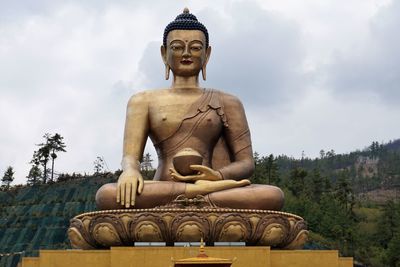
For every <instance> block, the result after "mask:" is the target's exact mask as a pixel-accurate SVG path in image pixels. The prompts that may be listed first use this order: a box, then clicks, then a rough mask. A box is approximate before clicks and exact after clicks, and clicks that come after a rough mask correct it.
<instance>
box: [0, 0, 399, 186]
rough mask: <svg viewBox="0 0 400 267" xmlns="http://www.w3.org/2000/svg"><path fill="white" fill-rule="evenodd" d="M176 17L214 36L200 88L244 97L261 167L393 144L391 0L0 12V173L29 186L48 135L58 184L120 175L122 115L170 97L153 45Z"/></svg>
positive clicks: (4, 8) (8, 5)
mask: <svg viewBox="0 0 400 267" xmlns="http://www.w3.org/2000/svg"><path fill="white" fill-rule="evenodd" d="M185 6H187V7H189V8H190V10H191V12H192V13H194V14H195V15H196V16H197V18H198V19H199V20H200V21H201V22H203V23H204V24H205V25H206V26H207V28H208V30H209V33H210V44H211V46H212V47H213V52H212V55H211V59H210V62H209V65H208V69H207V75H208V77H207V78H208V80H207V82H204V83H203V85H204V87H212V88H217V89H220V90H223V91H226V92H230V93H232V94H235V95H237V96H238V97H239V98H240V99H242V101H243V104H244V106H245V109H246V112H247V117H248V121H249V123H250V127H251V132H252V139H253V148H254V150H255V151H258V152H259V153H260V154H261V155H267V154H270V153H273V154H286V155H289V156H294V157H300V156H301V154H302V151H304V153H305V155H306V156H309V157H316V156H318V153H319V151H320V150H321V149H325V150H330V149H334V150H335V151H336V152H337V153H346V152H350V151H353V150H355V149H363V148H364V147H365V146H367V145H369V144H370V143H371V142H372V141H375V140H376V141H379V142H381V141H385V142H387V141H389V140H392V139H397V138H400V123H399V118H400V105H399V103H400V88H399V87H400V86H399V85H400V50H399V47H400V37H399V34H398V32H399V28H400V16H399V14H400V1H395V0H393V1H390V0H347V1H337V0H324V1H321V0H307V1H298V0H280V1H275V0H268V1H266V0H260V1H256V0H254V1H233V0H232V1H228V0H226V1H182V0H179V1H178V0H175V1H172V0H169V1H161V0H159V1H132V0H130V1H128V0H120V1H100V0H96V1H95V0H88V1H80V0H76V1H74V0H72V1H55V0H48V1H47V0H43V1H37V0H26V1H6V0H4V1H3V0H0V125H1V126H0V127H1V128H0V175H2V173H3V172H4V171H5V169H6V168H7V166H9V165H11V166H13V167H14V168H15V169H16V174H15V176H16V178H17V179H16V183H23V182H25V176H26V175H27V173H28V170H29V167H30V166H29V161H30V160H31V158H32V153H33V151H34V150H35V149H36V146H35V144H38V143H40V142H41V141H42V135H43V134H44V133H46V132H48V133H56V132H57V133H60V134H61V135H62V136H64V138H65V143H66V145H67V150H68V152H67V153H63V154H60V155H59V158H58V159H57V161H56V171H57V172H89V173H90V172H93V161H94V160H95V159H96V157H97V156H103V157H104V158H105V160H106V162H107V164H108V167H109V169H110V170H115V169H117V168H119V163H120V160H121V154H122V136H123V127H124V119H125V108H126V103H127V101H128V99H129V97H130V96H131V95H132V94H134V93H136V92H139V91H142V90H146V89H149V88H161V87H168V86H169V82H168V81H165V80H164V78H163V73H164V71H163V64H162V62H161V59H160V55H159V47H160V44H161V41H162V38H161V37H162V33H163V30H164V27H165V25H166V24H168V23H169V22H170V21H171V20H173V19H174V18H175V16H176V15H178V14H179V13H181V12H182V9H183V8H184V7H185ZM146 150H147V151H149V152H151V153H153V154H155V152H154V150H153V148H152V145H151V144H150V142H149V144H148V146H147V148H146Z"/></svg>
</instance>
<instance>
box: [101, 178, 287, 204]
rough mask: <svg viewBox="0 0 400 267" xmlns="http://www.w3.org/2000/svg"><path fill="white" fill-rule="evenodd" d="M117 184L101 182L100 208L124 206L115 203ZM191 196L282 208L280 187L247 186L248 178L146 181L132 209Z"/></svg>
mask: <svg viewBox="0 0 400 267" xmlns="http://www.w3.org/2000/svg"><path fill="white" fill-rule="evenodd" d="M116 195H117V185H116V184H115V183H114V184H106V185H103V186H102V187H101V188H100V189H99V190H98V192H97V194H96V204H97V208H98V209H100V210H107V209H123V208H124V207H123V206H122V205H120V204H118V203H117V199H116ZM179 195H185V196H186V197H188V198H194V197H196V196H197V195H203V196H205V197H207V198H208V199H209V201H210V202H211V203H213V204H214V205H215V206H219V207H228V208H234V209H260V210H281V209H282V207H283V202H284V196H283V192H282V190H281V189H279V188H278V187H275V186H271V185H257V184H252V185H250V181H249V180H240V181H234V180H222V181H214V182H210V181H201V182H197V183H196V184H188V183H177V182H153V183H146V184H145V186H144V189H143V192H142V193H141V194H139V195H137V196H136V203H135V207H134V208H138V209H147V208H154V207H157V206H161V205H166V204H168V203H171V202H172V201H173V200H174V199H175V198H176V197H177V196H179Z"/></svg>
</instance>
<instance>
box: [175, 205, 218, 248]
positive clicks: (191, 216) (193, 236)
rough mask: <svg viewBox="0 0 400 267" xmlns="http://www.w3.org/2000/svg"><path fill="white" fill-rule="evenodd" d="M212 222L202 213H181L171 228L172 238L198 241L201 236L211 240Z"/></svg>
mask: <svg viewBox="0 0 400 267" xmlns="http://www.w3.org/2000/svg"><path fill="white" fill-rule="evenodd" d="M210 228H211V227H210V222H209V221H208V219H207V217H206V216H204V215H203V214H202V213H194V212H190V213H189V212H188V213H180V214H179V215H177V216H176V217H175V218H174V219H173V221H172V223H171V228H170V234H171V237H172V240H176V241H178V242H198V241H199V240H200V239H201V238H203V239H204V240H205V241H208V240H210Z"/></svg>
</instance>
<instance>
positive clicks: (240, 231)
mask: <svg viewBox="0 0 400 267" xmlns="http://www.w3.org/2000/svg"><path fill="white" fill-rule="evenodd" d="M306 229H307V224H306V222H305V221H304V220H303V219H302V218H301V217H299V216H297V215H294V214H289V213H285V212H277V211H264V210H250V211H249V210H235V209H223V208H214V207H212V208H192V207H190V208H188V209H185V208H164V209H162V208H154V209H145V210H110V211H99V212H88V213H84V214H81V215H78V216H76V217H75V218H73V219H72V220H71V224H70V228H69V230H68V236H69V238H70V240H71V244H72V246H73V247H74V248H81V249H93V248H109V247H111V246H132V245H133V242H135V241H139V242H166V243H168V244H171V243H173V242H198V241H199V240H200V239H201V238H203V239H204V240H205V241H206V242H208V243H211V244H212V243H213V242H218V241H220V242H243V241H244V242H246V243H247V244H250V245H264V246H265V245H267V246H272V247H273V248H285V249H300V248H302V247H303V245H304V243H305V242H306V241H307V236H308V231H307V230H306Z"/></svg>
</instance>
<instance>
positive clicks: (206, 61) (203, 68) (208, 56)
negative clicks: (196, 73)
mask: <svg viewBox="0 0 400 267" xmlns="http://www.w3.org/2000/svg"><path fill="white" fill-rule="evenodd" d="M210 55H211V46H209V47H207V50H206V60H205V61H204V64H203V67H201V75H202V76H203V80H204V81H205V80H206V79H207V71H206V70H207V68H206V67H207V63H208V60H209V59H210Z"/></svg>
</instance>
